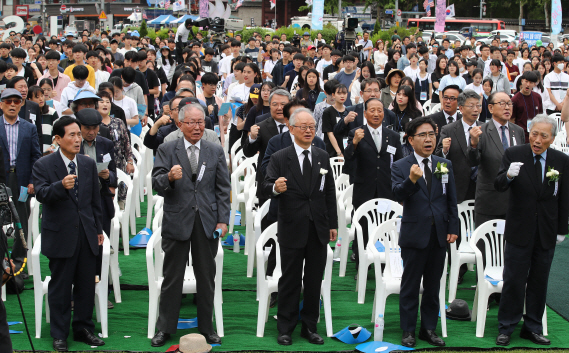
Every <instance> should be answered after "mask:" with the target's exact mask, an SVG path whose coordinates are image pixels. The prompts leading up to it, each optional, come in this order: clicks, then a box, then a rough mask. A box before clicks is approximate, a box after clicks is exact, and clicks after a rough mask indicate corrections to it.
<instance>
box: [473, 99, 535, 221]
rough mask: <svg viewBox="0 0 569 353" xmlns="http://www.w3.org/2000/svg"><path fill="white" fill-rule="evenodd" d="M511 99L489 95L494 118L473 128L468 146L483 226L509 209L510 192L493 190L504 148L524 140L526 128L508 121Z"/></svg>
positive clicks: (477, 211) (476, 203) (501, 217)
mask: <svg viewBox="0 0 569 353" xmlns="http://www.w3.org/2000/svg"><path fill="white" fill-rule="evenodd" d="M512 107H513V104H512V100H511V99H510V96H509V95H507V94H506V93H504V92H495V93H492V94H491V95H490V97H488V110H489V111H490V113H491V114H492V120H490V121H489V122H487V123H485V124H484V125H482V126H476V127H474V128H472V130H470V135H471V143H470V147H469V149H468V155H469V158H470V163H471V166H478V178H477V180H476V197H475V206H474V211H475V213H476V219H475V223H476V226H477V227H478V226H480V225H481V224H482V223H484V222H486V221H489V220H491V219H505V218H506V211H507V210H508V197H509V194H508V193H501V192H498V191H496V189H494V180H496V176H497V175H498V171H499V169H500V164H501V163H502V156H503V155H504V151H505V150H506V149H507V148H508V147H511V146H517V145H521V144H524V143H525V134H524V130H523V129H522V128H521V127H519V126H518V125H516V124H512V123H510V122H509V120H510V118H511V117H512V110H513V109H512Z"/></svg>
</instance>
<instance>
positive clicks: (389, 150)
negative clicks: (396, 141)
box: [387, 146, 397, 154]
mask: <svg viewBox="0 0 569 353" xmlns="http://www.w3.org/2000/svg"><path fill="white" fill-rule="evenodd" d="M395 152H397V149H396V148H395V147H393V146H387V153H391V154H395Z"/></svg>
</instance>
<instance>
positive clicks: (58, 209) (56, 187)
mask: <svg viewBox="0 0 569 353" xmlns="http://www.w3.org/2000/svg"><path fill="white" fill-rule="evenodd" d="M53 135H54V136H55V141H56V142H57V144H58V145H59V153H58V152H56V153H52V154H50V155H48V156H45V157H44V158H42V159H40V160H38V161H37V162H36V164H34V169H33V180H34V187H35V189H36V197H37V199H38V201H39V202H41V203H42V212H43V215H42V222H41V228H42V229H41V236H42V244H41V245H42V249H41V252H42V254H43V255H45V256H46V257H47V258H48V259H49V268H50V270H51V281H50V282H49V288H48V300H49V307H50V320H51V322H50V325H51V336H52V337H53V348H54V349H55V350H56V351H59V352H64V351H67V336H68V335H69V322H70V321H71V294H72V293H73V300H74V303H75V305H74V312H73V324H72V327H73V339H74V340H75V341H81V342H84V343H86V344H88V345H89V346H102V345H104V344H105V342H103V340H101V339H100V338H99V337H97V336H95V335H94V334H93V330H94V328H95V325H94V324H93V320H92V316H93V306H94V303H95V272H96V262H97V255H98V254H99V245H101V244H103V239H104V238H103V222H102V215H101V193H100V192H99V178H98V176H97V164H96V163H95V161H94V160H93V159H91V158H89V157H87V156H83V155H81V154H79V151H80V149H81V129H80V127H79V122H78V121H77V120H76V119H74V118H71V117H61V118H59V120H58V121H57V122H56V123H55V124H54V126H53Z"/></svg>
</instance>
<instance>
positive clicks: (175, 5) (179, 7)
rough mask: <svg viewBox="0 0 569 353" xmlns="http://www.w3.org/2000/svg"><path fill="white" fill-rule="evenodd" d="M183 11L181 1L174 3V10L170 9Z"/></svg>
mask: <svg viewBox="0 0 569 353" xmlns="http://www.w3.org/2000/svg"><path fill="white" fill-rule="evenodd" d="M183 9H184V1H183V0H177V1H175V2H174V8H173V9H172V11H182V10H183Z"/></svg>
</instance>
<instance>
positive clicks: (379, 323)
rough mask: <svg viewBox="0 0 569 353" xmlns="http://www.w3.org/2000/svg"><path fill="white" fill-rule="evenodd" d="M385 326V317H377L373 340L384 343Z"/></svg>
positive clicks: (380, 315)
mask: <svg viewBox="0 0 569 353" xmlns="http://www.w3.org/2000/svg"><path fill="white" fill-rule="evenodd" d="M384 326H385V321H384V320H383V315H382V314H379V315H377V318H375V327H374V329H373V340H374V341H380V342H381V341H383V327H384Z"/></svg>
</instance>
